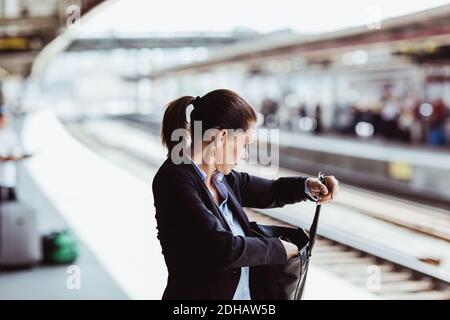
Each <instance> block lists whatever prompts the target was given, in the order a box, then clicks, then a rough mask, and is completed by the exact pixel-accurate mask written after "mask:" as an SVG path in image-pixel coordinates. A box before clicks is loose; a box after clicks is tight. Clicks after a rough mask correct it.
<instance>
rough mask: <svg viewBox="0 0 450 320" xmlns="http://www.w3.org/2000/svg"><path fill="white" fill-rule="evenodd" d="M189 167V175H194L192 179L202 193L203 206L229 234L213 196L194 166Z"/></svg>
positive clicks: (226, 224)
mask: <svg viewBox="0 0 450 320" xmlns="http://www.w3.org/2000/svg"><path fill="white" fill-rule="evenodd" d="M189 165H190V167H191V173H192V174H193V175H194V179H196V181H197V183H199V184H200V189H201V190H202V191H203V195H202V199H203V200H204V201H205V200H206V201H205V205H206V206H207V207H208V209H210V210H211V212H212V213H213V214H214V215H215V216H216V217H217V218H218V219H219V221H220V222H221V223H222V225H223V227H224V228H225V229H227V230H228V231H230V232H231V229H230V226H229V225H228V223H227V222H226V220H225V218H224V217H223V215H222V213H221V212H220V208H219V206H218V205H217V203H216V201H215V200H214V198H213V196H212V195H211V192H209V190H208V187H207V186H206V185H205V183H204V182H203V180H202V179H201V178H200V177H199V175H198V173H197V171H196V170H195V168H194V165H193V164H192V163H190V164H189ZM224 180H225V179H224Z"/></svg>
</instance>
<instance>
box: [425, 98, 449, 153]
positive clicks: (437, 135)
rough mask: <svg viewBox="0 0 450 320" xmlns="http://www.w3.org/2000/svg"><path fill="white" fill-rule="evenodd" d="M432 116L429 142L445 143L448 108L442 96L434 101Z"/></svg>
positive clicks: (431, 143) (432, 143) (435, 143)
mask: <svg viewBox="0 0 450 320" xmlns="http://www.w3.org/2000/svg"><path fill="white" fill-rule="evenodd" d="M431 105H432V107H433V109H432V113H431V116H430V117H429V118H428V124H429V127H428V134H427V143H428V144H430V145H444V144H445V123H446V120H447V115H448V110H447V106H446V105H445V103H444V100H442V98H440V99H437V100H435V101H433V103H432V104H431Z"/></svg>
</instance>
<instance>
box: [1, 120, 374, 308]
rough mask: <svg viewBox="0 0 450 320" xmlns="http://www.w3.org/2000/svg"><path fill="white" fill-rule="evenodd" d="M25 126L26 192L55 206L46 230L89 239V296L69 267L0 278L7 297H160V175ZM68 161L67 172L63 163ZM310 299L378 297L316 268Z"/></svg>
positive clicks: (84, 263) (85, 257) (85, 261)
mask: <svg viewBox="0 0 450 320" xmlns="http://www.w3.org/2000/svg"><path fill="white" fill-rule="evenodd" d="M20 122H21V123H20V124H19V127H20V129H21V132H22V138H23V141H24V142H25V145H27V146H28V148H34V149H35V150H36V153H35V157H33V158H32V159H29V160H28V161H26V162H24V163H23V164H22V166H21V167H20V171H21V176H20V187H19V192H20V193H21V194H22V193H23V195H24V198H23V200H24V201H26V202H27V203H29V204H30V205H33V206H36V207H37V208H38V209H39V212H47V211H46V210H48V208H49V207H53V208H54V210H53V211H52V215H53V214H58V215H59V217H58V219H53V218H52V217H53V216H52V215H49V216H48V217H49V218H50V219H49V220H47V218H45V217H42V218H41V216H39V221H40V223H41V228H43V229H46V228H50V227H51V226H52V225H53V226H54V225H55V224H59V223H62V222H64V224H66V225H67V226H68V227H69V228H70V229H71V230H73V232H74V233H75V234H76V235H77V236H78V237H79V239H80V241H82V243H83V244H84V245H83V247H82V258H81V259H80V260H79V261H78V263H79V264H80V268H81V270H82V272H85V275H86V276H85V277H84V276H83V278H82V284H83V287H82V288H83V289H84V288H86V291H83V289H82V290H80V292H78V293H75V294H73V293H71V292H67V291H68V290H67V289H66V288H65V276H66V274H65V273H64V272H63V273H62V274H61V271H64V270H65V269H64V268H56V269H50V270H47V269H41V268H38V269H32V270H24V271H21V272H20V273H17V274H16V273H14V274H6V273H0V284H1V285H0V296H2V297H6V298H7V297H10V298H33V299H45V298H55V297H56V298H59V299H71V298H74V297H75V298H86V299H96V298H102V299H109V298H110V297H111V298H112V299H117V298H119V299H121V298H131V299H160V298H161V295H162V292H163V289H164V286H165V282H166V277H167V271H166V268H165V265H164V261H163V257H162V254H161V248H160V245H159V242H158V240H157V238H156V224H155V221H154V207H153V200H152V194H151V191H150V190H151V189H150V181H151V178H152V175H153V174H154V173H155V172H156V169H155V168H152V167H148V166H147V167H146V170H147V171H145V173H144V174H143V173H142V171H141V176H140V178H139V179H138V178H137V177H136V176H134V175H133V173H131V174H130V172H127V171H125V170H124V169H123V167H122V168H121V167H120V166H118V165H117V163H122V164H124V162H122V161H123V159H120V157H118V156H116V154H115V152H114V151H110V152H111V154H110V155H112V156H113V157H115V160H114V161H113V162H115V161H118V162H116V163H112V162H111V161H110V160H105V159H104V158H102V157H101V156H99V155H98V154H96V153H94V152H92V150H90V149H88V148H87V147H85V146H84V145H82V144H81V143H79V141H77V140H75V139H74V138H73V137H72V136H71V135H69V134H68V133H67V132H66V131H65V129H64V127H63V126H62V125H61V124H60V123H59V122H58V120H57V119H56V118H55V117H54V116H53V115H52V114H50V113H47V112H41V113H36V114H32V115H28V116H27V117H26V118H24V119H22V121H20ZM37 128H39V129H40V130H37ZM36 132H40V133H39V134H36ZM103 151H104V150H103ZM119 153H120V154H123V153H121V152H119ZM100 154H101V152H100ZM61 163H65V164H66V166H61V165H57V164H61ZM135 169H136V168H135ZM61 185H64V186H65V188H60V186H61ZM38 189H39V190H40V191H39V192H35V191H37V190H38ZM99 191H101V192H99ZM36 194H40V195H39V196H37V197H35V195H36ZM55 221H56V222H55ZM84 270H86V271H84ZM63 280H64V281H63ZM102 281H103V282H104V283H103V282H102ZM3 284H5V285H3ZM47 286H49V290H47ZM323 288H327V289H326V290H324V289H323ZM88 289H89V290H88ZM88 291H89V292H88ZM305 299H377V297H376V296H375V295H372V294H370V293H369V292H366V291H364V290H361V289H360V288H357V287H356V286H354V285H352V284H350V283H347V282H345V281H343V280H341V279H338V278H337V277H336V276H334V275H333V274H331V273H329V272H327V271H325V270H323V269H321V268H319V267H317V266H311V269H310V274H309V279H308V284H307V288H306V293H305Z"/></svg>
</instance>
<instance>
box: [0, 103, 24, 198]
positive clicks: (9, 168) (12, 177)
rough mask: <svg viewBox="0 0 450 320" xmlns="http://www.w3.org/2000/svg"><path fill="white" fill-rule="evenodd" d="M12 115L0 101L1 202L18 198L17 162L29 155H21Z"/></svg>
mask: <svg viewBox="0 0 450 320" xmlns="http://www.w3.org/2000/svg"><path fill="white" fill-rule="evenodd" d="M0 98H1V97H0ZM10 117H11V115H10V112H9V110H8V108H7V107H6V106H5V105H4V104H3V101H0V203H2V202H6V201H16V200H17V198H16V192H15V187H16V179H17V177H16V175H17V173H16V163H15V162H16V161H19V160H22V159H25V158H27V157H29V155H20V145H19V139H18V137H17V135H16V133H15V131H14V130H13V129H12V128H11V126H9V121H10Z"/></svg>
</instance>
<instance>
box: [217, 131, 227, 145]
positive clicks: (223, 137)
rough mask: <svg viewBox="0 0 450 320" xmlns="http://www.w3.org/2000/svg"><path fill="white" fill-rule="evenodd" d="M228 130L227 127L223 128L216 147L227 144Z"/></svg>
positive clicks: (218, 135)
mask: <svg viewBox="0 0 450 320" xmlns="http://www.w3.org/2000/svg"><path fill="white" fill-rule="evenodd" d="M227 136H228V132H227V130H226V129H221V130H220V131H219V133H218V134H217V136H216V141H215V142H216V147H220V146H222V145H224V144H225V140H226V139H227Z"/></svg>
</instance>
